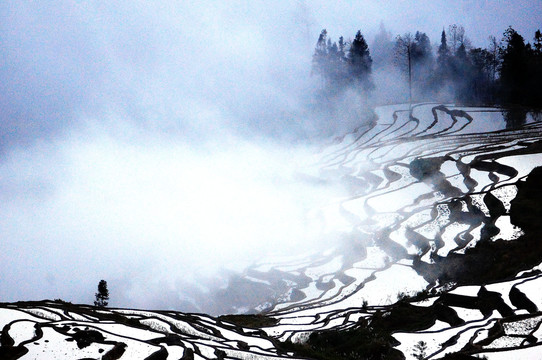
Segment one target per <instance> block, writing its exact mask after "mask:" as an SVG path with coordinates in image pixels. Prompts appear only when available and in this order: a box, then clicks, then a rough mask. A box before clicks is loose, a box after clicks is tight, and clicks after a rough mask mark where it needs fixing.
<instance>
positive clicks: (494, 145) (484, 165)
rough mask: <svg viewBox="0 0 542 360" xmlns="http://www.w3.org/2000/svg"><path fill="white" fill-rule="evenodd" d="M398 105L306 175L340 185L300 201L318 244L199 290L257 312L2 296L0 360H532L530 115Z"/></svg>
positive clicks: (536, 277)
mask: <svg viewBox="0 0 542 360" xmlns="http://www.w3.org/2000/svg"><path fill="white" fill-rule="evenodd" d="M406 109H408V107H406V108H405V106H400V105H396V106H387V107H382V108H378V109H377V110H376V113H377V114H378V116H379V120H378V122H376V123H374V124H371V125H367V126H365V127H360V128H358V129H357V130H356V131H354V132H353V133H351V134H346V135H345V136H343V137H341V138H337V139H335V141H334V142H333V144H330V145H329V146H328V147H326V148H325V149H323V152H322V154H321V161H320V163H319V164H318V165H317V169H316V170H317V171H315V173H316V175H310V176H307V181H316V182H323V183H334V184H337V185H339V186H342V187H343V188H344V189H346V193H347V196H346V197H344V198H340V199H337V201H336V202H334V203H332V204H328V205H324V206H322V208H320V209H315V210H314V214H315V226H321V228H322V236H323V237H324V238H325V239H327V240H328V243H329V247H328V248H327V249H324V250H322V251H319V250H316V249H307V255H303V256H292V257H289V258H281V259H271V258H270V259H268V260H267V261H262V262H260V263H258V264H255V265H253V266H251V267H250V268H248V269H247V270H246V271H245V272H244V273H243V274H241V275H238V276H236V277H235V278H232V281H231V282H230V287H229V288H225V289H221V290H219V291H217V292H216V293H214V294H210V295H209V296H215V295H216V296H215V299H216V300H215V301H223V302H224V303H228V304H229V305H228V306H229V309H230V310H231V312H241V311H243V310H246V311H248V312H252V313H259V315H228V316H222V317H218V318H215V317H210V316H207V315H201V314H185V313H179V312H172V311H141V310H127V309H98V308H95V307H91V306H84V305H72V304H68V303H63V302H50V301H45V302H21V303H13V304H0V328H1V331H2V333H1V337H0V340H1V341H0V345H1V346H0V358H1V359H4V358H5V359H19V358H21V359H64V358H75V359H100V358H103V359H181V358H182V359H271V358H273V359H277V358H314V359H376V358H378V359H380V358H387V359H404V358H406V359H420V358H424V359H438V358H449V359H474V358H476V357H480V356H484V357H486V358H488V359H509V358H512V357H517V358H520V359H537V358H539V353H540V351H541V349H542V348H541V347H540V345H542V329H541V325H542V312H540V310H541V309H542V292H541V291H540V289H542V272H541V270H542V269H541V268H540V266H541V263H542V246H541V245H540V241H541V240H540V239H541V238H542V237H541V235H542V231H541V230H542V225H540V224H541V222H540V218H541V215H542V213H541V212H542V209H541V207H540V206H541V204H542V191H541V190H540V184H542V170H541V168H539V166H541V165H542V154H541V151H542V142H541V140H542V136H541V135H542V123H541V122H539V121H537V120H538V119H539V116H538V115H537V114H529V113H525V118H522V119H516V118H513V119H512V120H513V121H512V120H510V119H509V118H510V115H509V114H508V113H507V111H506V110H505V109H495V108H467V107H455V106H451V105H448V106H444V105H439V104H419V105H416V106H415V107H414V108H413V111H412V112H411V113H410V112H409V111H408V110H406ZM329 229H333V231H331V230H329ZM337 229H338V230H337ZM240 289H243V290H242V292H243V293H244V296H243V294H241V292H240ZM232 299H235V303H234V302H233V301H232Z"/></svg>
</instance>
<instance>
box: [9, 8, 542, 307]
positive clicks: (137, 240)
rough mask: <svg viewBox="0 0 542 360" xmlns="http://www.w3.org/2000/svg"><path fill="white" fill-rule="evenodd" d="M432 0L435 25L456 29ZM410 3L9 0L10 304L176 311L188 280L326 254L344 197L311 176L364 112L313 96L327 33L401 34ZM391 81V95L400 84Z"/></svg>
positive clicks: (210, 281) (205, 286) (412, 20)
mask: <svg viewBox="0 0 542 360" xmlns="http://www.w3.org/2000/svg"><path fill="white" fill-rule="evenodd" d="M326 4H327V3H326ZM431 4H433V3H431ZM442 4H443V3H442ZM442 4H440V5H442ZM396 5H397V6H399V7H404V5H401V4H400V2H397V4H396ZM426 5H427V4H426ZM420 6H421V5H420ZM431 6H432V7H433V8H434V12H433V16H429V15H427V17H425V18H424V19H422V20H423V22H422V23H421V25H424V26H427V27H428V28H431V29H436V31H439V29H440V27H441V26H444V25H447V24H449V23H453V22H456V19H450V20H448V19H447V18H445V17H442V18H438V17H437V16H436V15H437V14H441V15H442V14H443V13H446V14H447V15H446V16H447V17H449V16H451V15H450V14H449V13H450V12H449V11H448V10H449V9H446V8H445V7H442V6H441V7H440V8H439V7H438V6H437V5H431ZM533 6H534V5H533ZM414 13H416V12H415V9H414V8H412V9H410V10H409V11H408V12H406V14H407V15H408V14H409V16H407V20H405V21H403V22H398V21H395V20H396V19H398V18H402V16H404V15H405V12H403V11H398V10H397V9H392V8H391V7H389V8H388V7H385V6H384V5H381V4H380V3H377V2H371V1H368V2H363V3H360V4H358V5H350V4H338V5H336V6H334V7H330V6H329V5H325V6H324V3H323V2H322V3H308V2H307V3H306V2H303V1H297V2H276V3H272V4H271V3H269V2H264V1H252V2H242V1H234V2H206V3H200V2H190V1H188V2H186V1H164V2H160V4H155V5H149V4H148V3H146V2H141V1H135V2H134V1H130V2H128V1H117V2H115V3H114V4H107V5H105V4H102V3H100V2H93V1H86V2H75V1H68V0H66V1H58V2H55V3H54V4H49V3H40V4H37V3H30V2H15V1H6V2H3V3H2V4H0V17H1V19H2V21H1V22H0V34H1V37H0V42H1V46H0V52H1V54H2V66H1V67H0V94H1V95H0V107H1V108H2V111H1V112H0V156H1V158H0V173H1V177H0V190H1V192H0V197H1V199H2V206H0V215H1V217H0V228H1V229H2V232H1V234H0V259H1V261H0V272H1V273H2V279H1V281H0V301H16V300H31V299H42V298H51V299H52V298H62V299H64V300H67V301H73V302H83V303H91V302H92V300H93V296H94V292H95V290H96V285H97V283H98V281H99V280H100V279H106V280H107V281H108V282H109V284H110V291H111V305H113V306H135V307H147V308H153V307H162V308H164V307H169V308H176V307H177V305H178V304H179V303H180V301H182V300H183V298H185V297H186V296H187V295H186V292H187V291H188V290H187V289H188V288H190V287H192V288H193V287H195V288H199V289H200V290H202V291H209V290H210V289H211V288H212V287H220V286H223V285H224V283H225V282H226V281H227V274H229V272H230V271H242V269H243V268H244V267H245V266H247V265H249V264H250V263H252V262H254V261H257V260H258V259H261V258H263V257H265V256H267V255H269V254H271V253H276V252H279V253H283V254H292V253H302V252H306V251H310V250H312V249H315V248H317V247H318V246H320V242H321V241H322V240H321V239H322V237H321V234H319V233H318V229H322V228H323V227H324V226H323V225H322V224H321V223H318V222H316V223H315V220H314V219H312V218H311V214H312V213H311V211H313V210H314V209H316V208H318V207H321V206H324V205H325V204H328V203H329V202H333V201H334V199H336V198H337V197H340V196H342V194H343V189H342V188H341V186H339V185H337V184H332V183H325V182H324V183H323V182H311V181H306V180H303V179H307V177H306V176H298V174H299V173H300V172H301V173H304V172H306V173H308V174H311V173H312V172H313V171H314V167H311V165H312V164H314V162H315V161H316V159H317V149H318V148H319V147H320V146H321V145H322V142H323V141H325V139H327V138H329V137H330V136H332V135H333V134H344V133H345V132H347V131H349V130H350V129H352V128H354V127H356V126H357V125H359V119H361V118H363V111H364V108H363V107H360V106H359V104H358V101H357V98H356V96H355V95H352V94H351V93H348V94H347V97H346V98H345V99H341V101H342V102H341V103H340V109H341V111H340V112H339V113H337V114H339V115H340V116H339V118H330V117H329V114H328V113H325V112H321V111H320V109H318V108H317V107H315V106H314V103H313V99H314V96H313V95H314V91H315V89H316V88H317V87H316V86H315V82H317V81H318V80H317V79H316V78H315V77H311V76H310V69H311V57H312V53H313V50H314V44H315V42H316V39H317V37H318V33H319V32H320V30H321V29H322V28H325V27H327V28H328V29H329V30H330V33H331V34H334V35H333V36H335V34H336V36H339V35H341V34H342V35H344V36H345V37H346V38H348V37H349V36H352V35H353V34H354V33H355V31H357V29H362V32H363V33H364V34H366V35H367V37H368V39H371V38H372V36H373V35H374V34H375V33H376V31H377V29H378V25H379V23H380V21H382V20H384V21H385V22H389V23H391V24H393V26H395V27H397V28H390V30H391V31H392V32H393V33H402V32H403V31H411V28H412V27H413V26H418V25H420V23H419V20H420V18H419V15H417V16H414V15H413V14H414ZM417 13H418V14H419V12H417ZM350 14H357V15H355V16H352V17H351V16H350ZM511 14H512V15H513V14H516V15H517V13H516V12H511ZM512 15H511V16H512ZM413 16H414V17H413ZM443 16H444V15H443ZM394 19H395V20H394ZM437 20H438V22H439V24H438V26H435V25H434V22H435V21H437ZM505 20H508V18H506V19H503V21H505ZM440 22H442V24H440ZM468 25H469V24H468V23H465V26H466V28H467V31H470V30H471V28H469V27H468ZM507 25H508V24H506V25H503V26H500V24H496V25H495V26H496V27H497V29H498V31H502V29H504V28H505V27H506V26H507ZM519 29H520V30H522V28H521V26H520V27H519ZM422 30H423V29H422ZM490 32H491V31H490ZM525 32H527V31H525ZM472 35H473V36H474V37H475V40H477V38H476V33H475V34H472ZM486 35H487V31H484V36H486ZM430 37H431V38H432V39H437V37H435V36H433V35H432V34H430ZM384 75H385V74H384V73H382V74H381V76H384ZM377 76H380V75H378V74H377V75H375V77H377ZM386 83H388V85H389V86H388V87H387V89H390V93H389V94H388V96H387V98H389V99H391V100H393V99H394V98H395V94H396V92H397V93H398V92H401V91H404V90H403V89H404V85H402V84H399V85H398V83H395V82H394V81H393V77H392V78H390V77H389V74H388V77H387V78H386ZM393 89H396V90H393ZM324 225H325V224H324ZM328 230H330V229H328ZM331 230H333V229H331ZM337 230H338V229H337ZM328 245H329V244H328ZM180 310H182V309H180ZM200 310H205V309H200Z"/></svg>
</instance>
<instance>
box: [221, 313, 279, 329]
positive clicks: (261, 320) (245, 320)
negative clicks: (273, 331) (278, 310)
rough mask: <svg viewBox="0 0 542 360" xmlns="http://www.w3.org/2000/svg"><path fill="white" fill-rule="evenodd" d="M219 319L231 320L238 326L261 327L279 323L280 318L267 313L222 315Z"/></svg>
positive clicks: (230, 321)
mask: <svg viewBox="0 0 542 360" xmlns="http://www.w3.org/2000/svg"><path fill="white" fill-rule="evenodd" d="M218 320H220V321H225V322H229V323H232V324H235V325H238V326H242V327H248V328H255V329H261V328H263V327H269V326H273V325H276V324H278V322H279V321H278V320H277V319H275V318H273V317H271V316H266V315H260V314H258V315H222V316H219V317H218Z"/></svg>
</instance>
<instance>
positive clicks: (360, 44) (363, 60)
mask: <svg viewBox="0 0 542 360" xmlns="http://www.w3.org/2000/svg"><path fill="white" fill-rule="evenodd" d="M348 61H349V65H350V73H351V74H352V77H353V79H354V81H355V82H357V83H358V84H360V85H361V86H362V87H363V89H365V90H372V89H373V88H374V85H373V83H372V81H371V79H370V75H371V70H372V64H373V59H371V55H370V53H369V46H368V45H367V42H366V41H365V39H364V38H363V35H361V31H360V30H358V32H357V33H356V37H355V38H354V40H353V41H352V44H351V45H350V49H349V51H348Z"/></svg>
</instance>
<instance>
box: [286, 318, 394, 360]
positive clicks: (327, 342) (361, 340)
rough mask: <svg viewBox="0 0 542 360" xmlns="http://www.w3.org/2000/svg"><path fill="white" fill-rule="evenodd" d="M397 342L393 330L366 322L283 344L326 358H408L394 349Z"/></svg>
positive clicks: (316, 333) (346, 359)
mask: <svg viewBox="0 0 542 360" xmlns="http://www.w3.org/2000/svg"><path fill="white" fill-rule="evenodd" d="M395 345H397V341H396V340H395V339H394V338H393V337H392V336H391V335H390V333H389V332H386V331H380V330H378V329H376V328H373V327H371V326H368V323H367V322H362V323H361V324H359V325H357V326H356V327H353V328H350V329H346V330H322V331H315V332H314V333H312V334H311V335H310V336H309V339H308V340H307V342H306V343H304V344H296V343H292V342H290V341H287V342H284V343H280V344H279V348H280V350H283V351H292V352H294V353H295V355H296V356H302V357H308V358H311V359H322V360H339V359H341V360H350V359H352V360H353V359H368V360H372V359H392V360H394V359H397V360H399V359H404V356H403V354H402V353H401V352H400V351H398V350H396V349H394V348H393V346H395Z"/></svg>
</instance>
